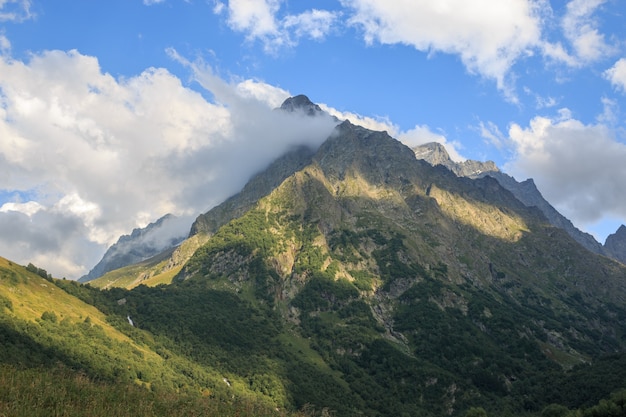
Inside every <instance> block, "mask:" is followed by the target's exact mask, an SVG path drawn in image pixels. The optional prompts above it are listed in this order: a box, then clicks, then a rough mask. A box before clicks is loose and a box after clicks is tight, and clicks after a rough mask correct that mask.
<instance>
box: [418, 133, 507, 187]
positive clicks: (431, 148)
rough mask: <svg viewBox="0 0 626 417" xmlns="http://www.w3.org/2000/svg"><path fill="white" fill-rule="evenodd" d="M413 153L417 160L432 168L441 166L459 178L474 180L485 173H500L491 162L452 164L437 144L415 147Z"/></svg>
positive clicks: (443, 148)
mask: <svg viewBox="0 0 626 417" xmlns="http://www.w3.org/2000/svg"><path fill="white" fill-rule="evenodd" d="M413 152H415V157H416V158H417V159H423V160H424V161H426V162H428V163H429V164H431V165H433V166H435V165H443V166H444V167H446V168H448V169H449V170H450V171H452V172H454V173H455V174H456V175H458V176H459V177H470V178H474V177H476V176H479V175H481V174H483V173H485V172H500V170H499V169H498V167H497V166H496V164H495V162H493V161H487V162H479V161H473V160H469V159H468V160H466V161H463V162H454V161H453V160H452V159H451V158H450V155H449V154H448V151H446V148H445V147H444V146H443V145H442V144H440V143H437V142H430V143H425V144H424V145H420V146H416V147H414V148H413Z"/></svg>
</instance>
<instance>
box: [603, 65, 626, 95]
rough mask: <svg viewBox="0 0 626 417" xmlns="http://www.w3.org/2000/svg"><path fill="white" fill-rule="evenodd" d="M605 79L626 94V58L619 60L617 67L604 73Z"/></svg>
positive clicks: (614, 66)
mask: <svg viewBox="0 0 626 417" xmlns="http://www.w3.org/2000/svg"><path fill="white" fill-rule="evenodd" d="M604 77H605V78H606V79H607V80H609V81H610V82H611V84H613V86H614V87H615V88H617V89H619V90H622V91H623V92H624V93H626V58H621V59H619V60H618V61H617V62H616V63H615V65H613V66H612V67H611V68H609V69H608V70H606V71H605V72H604Z"/></svg>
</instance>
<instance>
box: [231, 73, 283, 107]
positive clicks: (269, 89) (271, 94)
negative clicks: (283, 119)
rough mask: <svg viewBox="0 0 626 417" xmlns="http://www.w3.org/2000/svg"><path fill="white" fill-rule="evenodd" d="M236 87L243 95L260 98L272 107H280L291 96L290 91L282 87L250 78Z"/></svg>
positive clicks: (259, 99)
mask: <svg viewBox="0 0 626 417" xmlns="http://www.w3.org/2000/svg"><path fill="white" fill-rule="evenodd" d="M236 88H237V93H238V94H239V95H241V96H242V97H246V98H251V99H255V100H258V101H260V102H263V103H266V104H267V105H268V106H269V107H272V108H276V107H280V105H281V104H282V103H283V101H285V99H287V98H288V97H289V96H290V94H289V92H288V91H286V90H283V89H282V88H279V87H275V86H273V85H270V84H267V83H264V82H260V81H256V80H250V79H248V80H243V81H241V82H239V83H237V87H236Z"/></svg>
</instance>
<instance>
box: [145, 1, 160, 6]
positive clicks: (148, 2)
mask: <svg viewBox="0 0 626 417" xmlns="http://www.w3.org/2000/svg"><path fill="white" fill-rule="evenodd" d="M164 1H165V0H143V4H145V5H146V6H152V5H153V4H159V3H163V2H164Z"/></svg>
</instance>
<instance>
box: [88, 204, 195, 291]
mask: <svg viewBox="0 0 626 417" xmlns="http://www.w3.org/2000/svg"><path fill="white" fill-rule="evenodd" d="M181 222H182V223H183V227H182V228H181ZM184 224H185V220H184V219H180V218H178V217H176V216H173V215H171V214H166V215H165V216H163V217H161V218H160V219H158V220H157V221H155V222H154V223H150V224H149V225H147V226H146V227H144V228H138V229H133V231H132V233H131V234H130V235H123V236H121V237H120V238H119V239H118V241H117V243H115V244H113V245H111V246H110V247H109V248H108V249H107V251H106V252H105V254H104V256H103V257H102V259H101V260H100V262H98V263H97V264H96V265H95V266H94V267H93V268H92V269H91V271H89V273H88V274H86V275H84V276H82V277H81V278H80V279H79V280H78V281H79V282H89V281H92V280H94V279H96V278H98V277H101V276H102V275H104V274H105V273H107V272H109V271H113V270H115V269H118V268H122V267H125V266H127V265H132V264H135V263H137V262H141V261H144V260H146V259H148V258H151V257H153V256H155V255H158V254H159V253H161V252H163V251H164V250H168V249H170V248H173V247H174V246H176V245H178V244H179V243H180V242H182V241H183V240H184V239H185V237H186V235H187V231H188V229H187V228H186V227H184Z"/></svg>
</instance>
